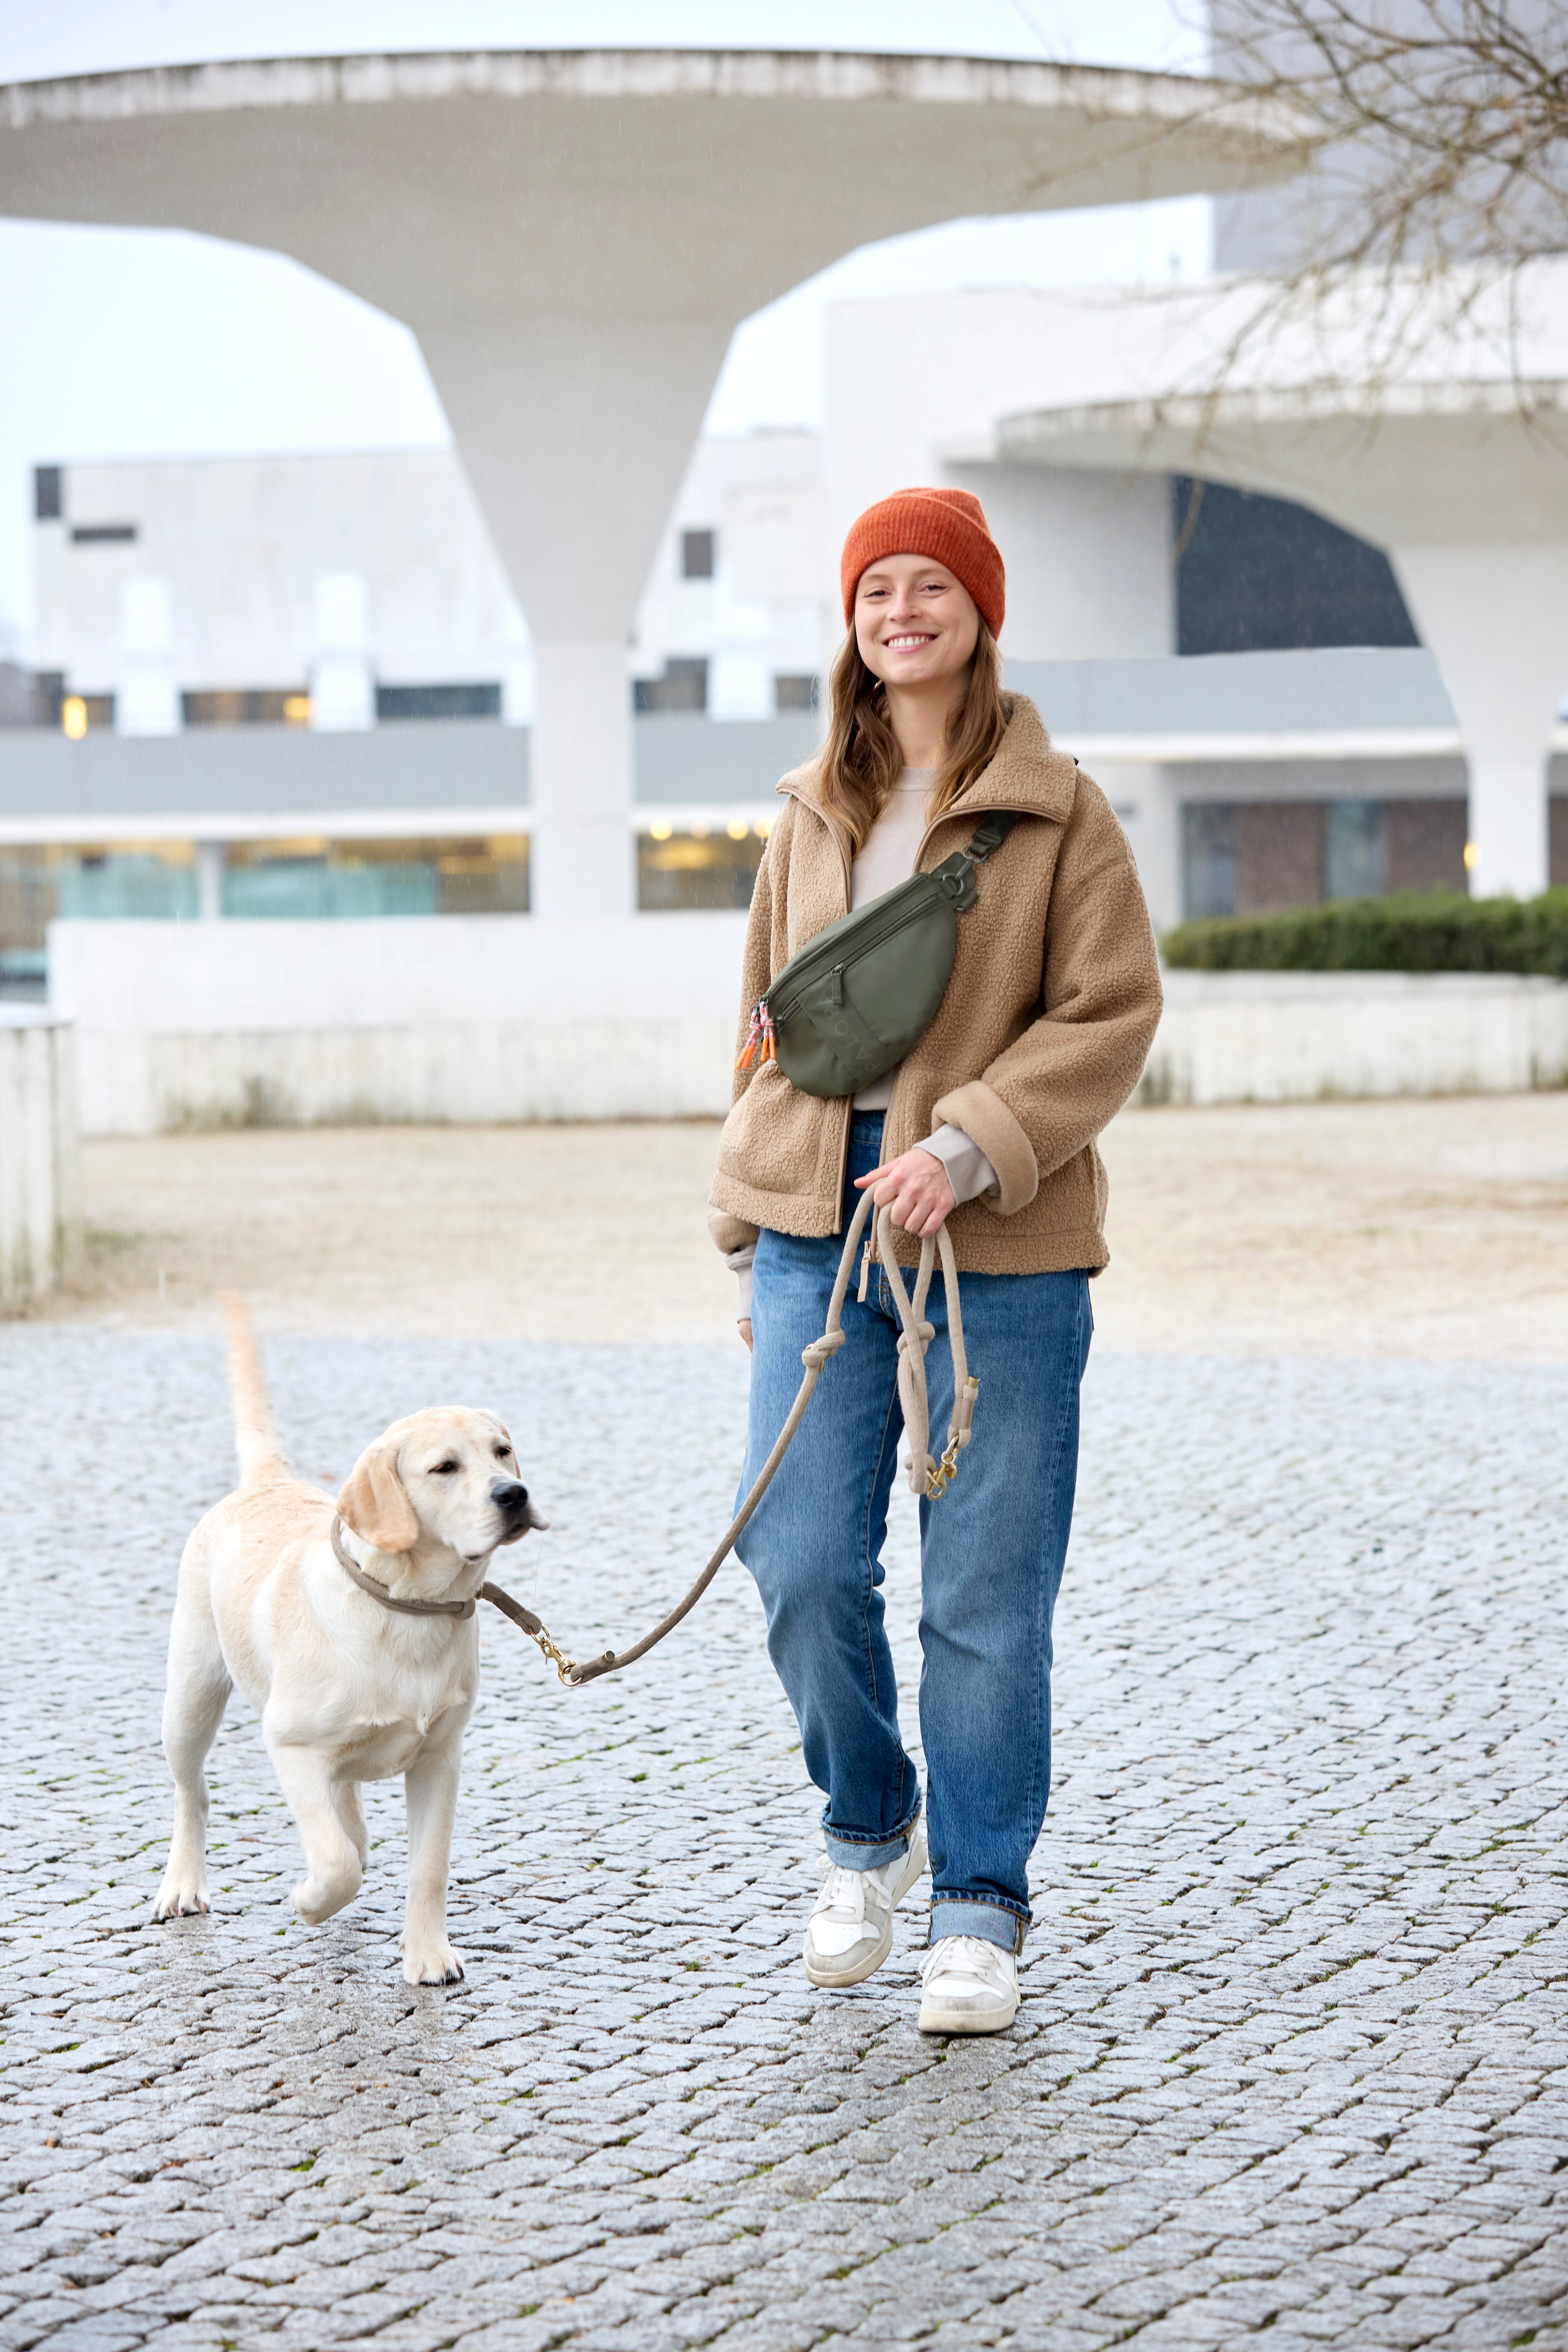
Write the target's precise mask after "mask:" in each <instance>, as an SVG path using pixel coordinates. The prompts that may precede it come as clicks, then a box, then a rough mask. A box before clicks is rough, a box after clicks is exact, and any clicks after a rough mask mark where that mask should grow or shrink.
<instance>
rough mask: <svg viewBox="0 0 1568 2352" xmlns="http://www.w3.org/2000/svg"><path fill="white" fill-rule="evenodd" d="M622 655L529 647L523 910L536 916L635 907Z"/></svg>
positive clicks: (612, 649)
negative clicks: (531, 694) (527, 812)
mask: <svg viewBox="0 0 1568 2352" xmlns="http://www.w3.org/2000/svg"><path fill="white" fill-rule="evenodd" d="M631 701H632V696H631V684H630V680H629V677H628V675H627V670H626V646H625V645H624V643H622V642H621V640H620V639H618V638H617V639H616V640H614V641H613V642H609V643H605V642H602V641H598V642H595V641H593V640H590V641H589V642H587V643H566V644H550V643H548V642H546V643H544V644H539V643H537V642H536V644H535V647H534V719H533V734H532V738H531V743H530V747H529V751H530V758H529V767H530V775H531V783H530V798H531V808H532V824H531V834H530V841H529V885H528V889H529V904H530V906H531V909H532V911H533V913H534V914H536V915H543V916H546V917H549V916H554V915H568V916H573V915H627V914H630V913H632V912H633V911H634V909H635V908H636V905H637V891H636V860H635V856H634V850H635V844H634V842H633V839H632V825H631V811H632V709H631Z"/></svg>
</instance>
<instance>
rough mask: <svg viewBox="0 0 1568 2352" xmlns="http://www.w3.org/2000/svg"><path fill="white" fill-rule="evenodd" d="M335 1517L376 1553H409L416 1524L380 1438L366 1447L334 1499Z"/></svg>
mask: <svg viewBox="0 0 1568 2352" xmlns="http://www.w3.org/2000/svg"><path fill="white" fill-rule="evenodd" d="M338 1517H340V1518H341V1519H342V1522H343V1524H344V1526H345V1527H350V1528H353V1531H354V1533H355V1535H356V1536H363V1538H364V1540H365V1542H366V1543H368V1544H374V1546H375V1548H376V1549H377V1551H412V1550H413V1549H414V1547H415V1545H416V1543H417V1542H418V1540H419V1521H418V1518H417V1517H416V1513H415V1509H414V1506H413V1504H412V1503H411V1502H410V1501H409V1499H408V1494H407V1490H406V1488H405V1486H404V1484H403V1481H402V1479H401V1478H400V1477H399V1476H398V1475H397V1463H396V1460H395V1456H394V1454H393V1451H392V1448H391V1446H390V1445H388V1444H386V1442H385V1440H384V1439H378V1440H377V1442H376V1444H374V1445H371V1446H367V1447H366V1449H365V1451H364V1452H363V1454H361V1456H360V1458H359V1461H358V1462H357V1463H356V1465H354V1469H353V1475H352V1476H351V1477H350V1478H349V1479H348V1480H347V1482H346V1484H345V1485H344V1486H343V1490H342V1494H341V1495H340V1496H338Z"/></svg>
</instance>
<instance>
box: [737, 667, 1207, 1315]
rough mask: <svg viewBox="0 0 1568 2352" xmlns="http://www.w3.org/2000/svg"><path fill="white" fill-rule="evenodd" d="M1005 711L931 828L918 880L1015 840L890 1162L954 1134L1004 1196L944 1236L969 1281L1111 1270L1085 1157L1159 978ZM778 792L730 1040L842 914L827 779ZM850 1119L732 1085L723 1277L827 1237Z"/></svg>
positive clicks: (1141, 928)
mask: <svg viewBox="0 0 1568 2352" xmlns="http://www.w3.org/2000/svg"><path fill="white" fill-rule="evenodd" d="M1006 703H1007V707H1008V724H1007V731H1006V733H1005V736H1004V737H1003V739H1002V743H1001V746H1000V749H999V750H998V751H997V753H996V756H995V758H994V760H993V761H992V762H991V764H990V766H989V767H988V768H987V769H986V770H985V771H984V774H982V775H981V776H980V777H979V778H978V779H977V780H976V781H975V782H973V784H971V785H970V786H969V788H968V789H967V791H965V792H964V793H962V794H961V795H960V797H959V799H958V800H957V801H955V802H954V803H953V805H952V808H951V809H950V810H948V811H947V813H946V814H944V815H943V816H942V818H941V819H940V820H939V821H938V823H937V824H934V825H931V827H929V828H928V830H927V833H926V835H925V839H924V841H923V842H922V843H921V850H920V854H919V857H918V860H917V866H918V868H919V870H920V871H921V872H929V871H930V870H931V867H932V866H939V865H940V864H941V863H942V859H943V858H944V857H947V856H951V855H952V851H953V850H955V849H959V848H962V847H963V844H964V843H965V842H966V841H967V840H968V839H969V836H970V835H971V834H972V833H973V830H974V827H975V825H976V824H977V823H978V822H979V820H980V818H981V817H982V816H983V815H984V814H985V812H986V811H987V810H989V809H1018V810H1020V811H1022V812H1023V813H1024V816H1025V820H1026V821H1025V822H1024V823H1023V824H1018V825H1015V826H1014V828H1013V831H1012V832H1011V833H1010V834H1009V835H1008V837H1007V839H1006V840H1005V842H1004V843H1003V845H1002V846H1001V848H1000V849H999V850H997V851H996V853H995V854H994V856H992V857H991V858H990V859H989V860H988V861H987V862H986V863H985V864H984V866H981V867H980V868H979V869H978V880H979V896H978V898H977V900H976V903H975V904H974V906H973V907H972V908H970V910H969V912H968V913H967V914H963V915H961V916H960V917H959V919H958V953H957V955H956V957H955V959H954V961H953V967H952V979H951V981H950V982H948V987H947V993H946V995H945V996H944V997H943V998H942V1004H941V1007H940V1009H939V1011H938V1013H937V1016H936V1018H935V1020H934V1021H933V1022H932V1023H931V1026H930V1028H929V1029H928V1030H927V1031H926V1033H925V1034H924V1036H923V1037H922V1038H921V1041H920V1043H919V1045H916V1047H915V1048H914V1050H913V1052H912V1053H911V1054H910V1055H909V1057H908V1059H907V1060H906V1061H905V1062H904V1063H903V1064H902V1066H900V1070H899V1074H898V1077H897V1080H896V1082H895V1084H894V1087H893V1095H892V1100H891V1101H890V1102H889V1105H888V1109H887V1114H886V1124H885V1126H884V1129H883V1138H884V1140H883V1147H882V1148H883V1154H884V1157H885V1158H887V1159H889V1160H892V1159H895V1158H896V1157H897V1156H898V1154H899V1153H900V1152H901V1151H907V1150H910V1148H911V1146H913V1145H914V1144H917V1143H919V1142H921V1140H922V1139H923V1138H924V1137H926V1136H928V1135H929V1134H931V1131H932V1129H933V1128H937V1127H941V1126H942V1124H943V1123H944V1122H951V1124H952V1126H954V1127H960V1128H962V1129H963V1131H964V1133H965V1134H966V1135H969V1136H972V1137H973V1139H974V1141H975V1142H976V1143H977V1144H978V1145H979V1146H980V1149H981V1150H982V1151H984V1154H985V1156H986V1158H987V1159H988V1160H990V1162H991V1164H992V1166H993V1168H994V1170H995V1171H996V1175H997V1180H998V1190H997V1191H996V1192H991V1193H987V1194H985V1195H984V1197H983V1198H982V1199H980V1200H978V1201H968V1202H964V1203H963V1205H962V1206H961V1207H959V1208H957V1209H955V1210H954V1211H953V1213H952V1216H951V1217H950V1218H949V1219H948V1230H949V1231H950V1233H951V1234H952V1244H953V1251H954V1254H955V1255H956V1257H957V1259H958V1263H959V1265H960V1266H961V1267H962V1268H963V1269H964V1270H965V1271H967V1272H971V1273H976V1274H1047V1273H1053V1272H1060V1271H1063V1270H1065V1269H1068V1268H1071V1267H1075V1266H1089V1267H1091V1268H1095V1267H1099V1266H1102V1265H1105V1264H1106V1263H1107V1262H1108V1259H1109V1256H1110V1253H1109V1251H1108V1250H1107V1248H1106V1246H1105V1233H1104V1217H1105V1200H1106V1181H1105V1170H1104V1168H1103V1166H1102V1164H1101V1162H1100V1154H1099V1152H1098V1151H1097V1150H1095V1144H1094V1139H1095V1137H1096V1136H1097V1135H1099V1133H1100V1129H1102V1128H1103V1127H1104V1126H1105V1125H1106V1124H1107V1122H1108V1121H1109V1120H1110V1118H1112V1117H1113V1116H1114V1114H1115V1113H1116V1112H1117V1111H1118V1110H1120V1108H1121V1105H1122V1104H1123V1103H1124V1102H1125V1101H1126V1100H1127V1097H1128V1096H1129V1095H1130V1094H1131V1092H1132V1089H1133V1087H1135V1086H1136V1085H1137V1083H1138V1080H1139V1078H1140V1076H1142V1069H1143V1064H1144V1061H1145V1059H1146V1057H1147V1055H1148V1052H1149V1048H1150V1046H1151V1045H1152V1043H1153V1038H1154V1030H1155V1026H1156V1024H1157V1023H1158V1021H1159V1018H1160V1002H1161V999H1160V971H1159V962H1158V959H1157V957H1156V954H1155V950H1154V935H1153V932H1152V929H1151V928H1150V922H1149V910H1148V908H1147V907H1146V906H1145V904H1144V901H1143V892H1142V887H1140V884H1139V880H1138V873H1137V869H1136V867H1135V866H1134V865H1133V863H1132V854H1131V850H1130V849H1129V848H1128V845H1127V837H1126V835H1124V834H1123V832H1122V830H1121V826H1120V825H1119V824H1117V822H1116V819H1115V817H1114V816H1113V815H1112V814H1111V811H1110V803H1109V802H1108V801H1107V799H1106V797H1105V795H1104V793H1102V792H1101V791H1100V787H1099V785H1098V784H1096V783H1093V782H1091V781H1090V779H1089V777H1088V776H1086V775H1085V774H1084V773H1083V772H1082V771H1081V770H1080V769H1079V767H1078V765H1077V763H1076V762H1075V761H1073V760H1072V759H1071V758H1069V757H1068V754H1067V753H1066V752H1065V751H1054V750H1053V749H1052V746H1051V740H1050V737H1049V736H1048V735H1047V732H1046V730H1045V727H1044V724H1043V723H1042V721H1041V719H1040V714H1039V712H1038V711H1037V709H1035V706H1034V704H1033V703H1032V702H1029V701H1027V700H1026V698H1025V697H1024V696H1022V695H1009V696H1008V697H1007V698H1006ZM779 791H780V792H781V793H784V796H785V805H784V813H783V814H782V815H781V816H780V817H779V819H778V821H777V823H776V824H774V826H773V833H772V835H771V837H770V839H769V841H768V845H767V850H766V852H765V854H764V856H763V862H762V868H761V871H760V872H759V874H758V876H757V886H756V891H755V894H754V896H753V898H752V919H751V923H750V926H749V928H748V930H747V933H746V956H745V974H744V980H743V982H742V991H741V1023H740V1033H739V1034H740V1037H741V1039H742V1040H743V1039H744V1036H745V1034H746V1026H747V1023H748V1021H749V1018H750V1015H751V1010H752V1005H753V1004H754V1003H756V1001H757V999H758V997H759V996H761V995H762V993H763V990H764V989H766V988H767V987H768V986H769V985H770V983H771V982H772V981H773V975H774V974H775V973H776V972H778V971H782V970H783V968H784V965H785V964H786V963H787V962H788V961H789V959H790V957H791V956H793V955H795V953H796V952H797V950H799V949H801V948H803V947H804V946H805V942H806V941H807V940H810V939H815V938H816V934H817V932H818V931H820V930H823V929H826V926H827V925H828V924H829V923H832V922H836V921H837V919H838V918H839V916H841V915H843V914H845V913H846V912H847V909H848V905H849V837H848V835H847V833H845V831H844V830H843V828H842V826H841V825H840V824H837V822H836V821H835V820H834V819H833V818H831V817H829V816H828V815H827V814H826V811H825V809H824V808H823V806H822V803H821V785H820V778H819V774H818V768H817V762H816V761H809V762H808V763H807V764H806V765H805V767H803V768H797V769H795V772H793V774H791V775H787V776H786V777H785V778H784V782H782V783H781V784H780V786H779ZM849 1119H850V1105H849V1102H848V1100H847V1098H846V1099H843V1100H840V1101H831V1102H826V1101H823V1100H821V1099H820V1098H819V1097H816V1096H815V1095H807V1094H802V1093H801V1092H800V1091H799V1089H798V1088H797V1087H793V1086H791V1084H790V1082H789V1080H788V1079H787V1078H786V1077H785V1076H784V1072H783V1071H782V1070H781V1069H780V1068H779V1066H778V1065H777V1063H776V1062H766V1063H763V1064H762V1065H761V1066H759V1067H754V1068H752V1069H749V1070H738V1071H737V1072H736V1075H735V1087H734V1096H733V1100H732V1104H731V1111H730V1116H729V1118H727V1120H726V1121H725V1123H724V1132H723V1135H722V1137H721V1139H720V1144H719V1170H718V1173H717V1175H716V1176H715V1178H714V1180H713V1191H712V1194H711V1205H712V1210H713V1213H712V1215H711V1216H710V1218H709V1221H708V1223H709V1229H710V1232H711V1234H712V1235H713V1238H714V1240H715V1242H716V1243H717V1244H718V1245H719V1247H720V1248H721V1250H723V1251H724V1252H725V1253H726V1255H728V1254H730V1253H731V1252H732V1251H735V1250H738V1249H742V1248H743V1247H744V1246H745V1244H747V1243H748V1242H749V1241H753V1240H754V1239H755V1238H756V1234H757V1229H758V1228H759V1227H760V1226H763V1225H767V1226H771V1227H772V1228H773V1230H774V1231H776V1232H779V1233H786V1234H808V1235H811V1234H836V1233H837V1232H838V1230H839V1202H840V1198H841V1195H842V1192H843V1185H844V1162H845V1155H846V1152H847V1148H848V1139H849ZM899 1254H900V1258H908V1259H910V1260H913V1259H914V1258H916V1257H918V1256H919V1255H920V1244H919V1243H918V1242H915V1241H912V1240H910V1237H909V1235H907V1234H901V1235H900V1253H899Z"/></svg>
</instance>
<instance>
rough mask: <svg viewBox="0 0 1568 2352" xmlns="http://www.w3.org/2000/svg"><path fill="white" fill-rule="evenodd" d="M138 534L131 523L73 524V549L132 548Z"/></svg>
mask: <svg viewBox="0 0 1568 2352" xmlns="http://www.w3.org/2000/svg"><path fill="white" fill-rule="evenodd" d="M139 536H140V534H139V533H138V531H137V528H136V525H135V524H134V523H133V522H75V523H72V525H71V545H72V546H73V547H132V546H133V545H134V544H135V542H136V540H137V538H138V537H139Z"/></svg>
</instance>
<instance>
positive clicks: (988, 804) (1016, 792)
mask: <svg viewBox="0 0 1568 2352" xmlns="http://www.w3.org/2000/svg"><path fill="white" fill-rule="evenodd" d="M1002 700H1003V705H1004V707H1005V709H1006V712H1007V731H1006V733H1005V735H1004V736H1003V738H1002V740H1001V742H1000V743H999V744H998V746H997V749H996V755H995V757H994V759H993V760H992V761H991V763H990V765H989V766H988V767H986V768H984V769H983V770H982V771H981V772H980V774H979V775H978V776H976V778H975V779H974V782H973V783H972V784H971V785H969V786H968V788H967V789H966V790H965V791H963V792H962V793H960V794H959V796H958V798H957V799H956V800H955V801H954V802H953V803H952V807H951V808H950V809H946V810H944V811H943V813H942V820H941V822H942V824H948V823H949V822H950V821H951V820H952V818H954V817H962V816H978V815H980V814H982V813H983V812H984V811H985V810H987V809H1018V810H1020V811H1022V813H1023V814H1025V815H1026V816H1045V817H1050V818H1052V819H1054V821H1055V822H1056V823H1057V824H1066V823H1067V821H1068V817H1069V816H1070V815H1071V814H1072V804H1073V798H1074V795H1075V793H1076V792H1077V789H1078V762H1077V761H1076V760H1075V759H1073V757H1072V755H1071V754H1070V752H1067V751H1058V750H1057V748H1056V746H1055V745H1054V744H1053V743H1052V741H1051V739H1050V736H1049V735H1048V734H1047V731H1046V723H1045V720H1044V719H1042V718H1041V717H1040V714H1039V712H1038V711H1037V709H1036V708H1035V706H1034V704H1033V703H1032V702H1031V701H1030V700H1029V698H1028V696H1027V695H1026V694H1005V695H1004V696H1003V698H1002ZM778 790H779V791H780V792H781V793H784V794H786V795H787V796H788V797H790V798H791V799H794V800H797V801H803V802H804V803H805V805H806V807H807V808H811V809H815V810H816V813H817V814H818V815H819V816H821V817H823V818H825V819H826V822H827V823H828V824H832V823H833V819H832V818H831V817H829V816H828V814H827V811H826V807H825V806H824V804H823V794H822V754H821V752H818V753H817V754H816V757H815V758H814V759H810V760H807V761H805V765H804V766H803V767H799V768H795V769H792V770H791V772H790V773H789V774H788V775H787V776H785V777H784V779H783V780H782V782H780V784H779V785H778Z"/></svg>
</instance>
